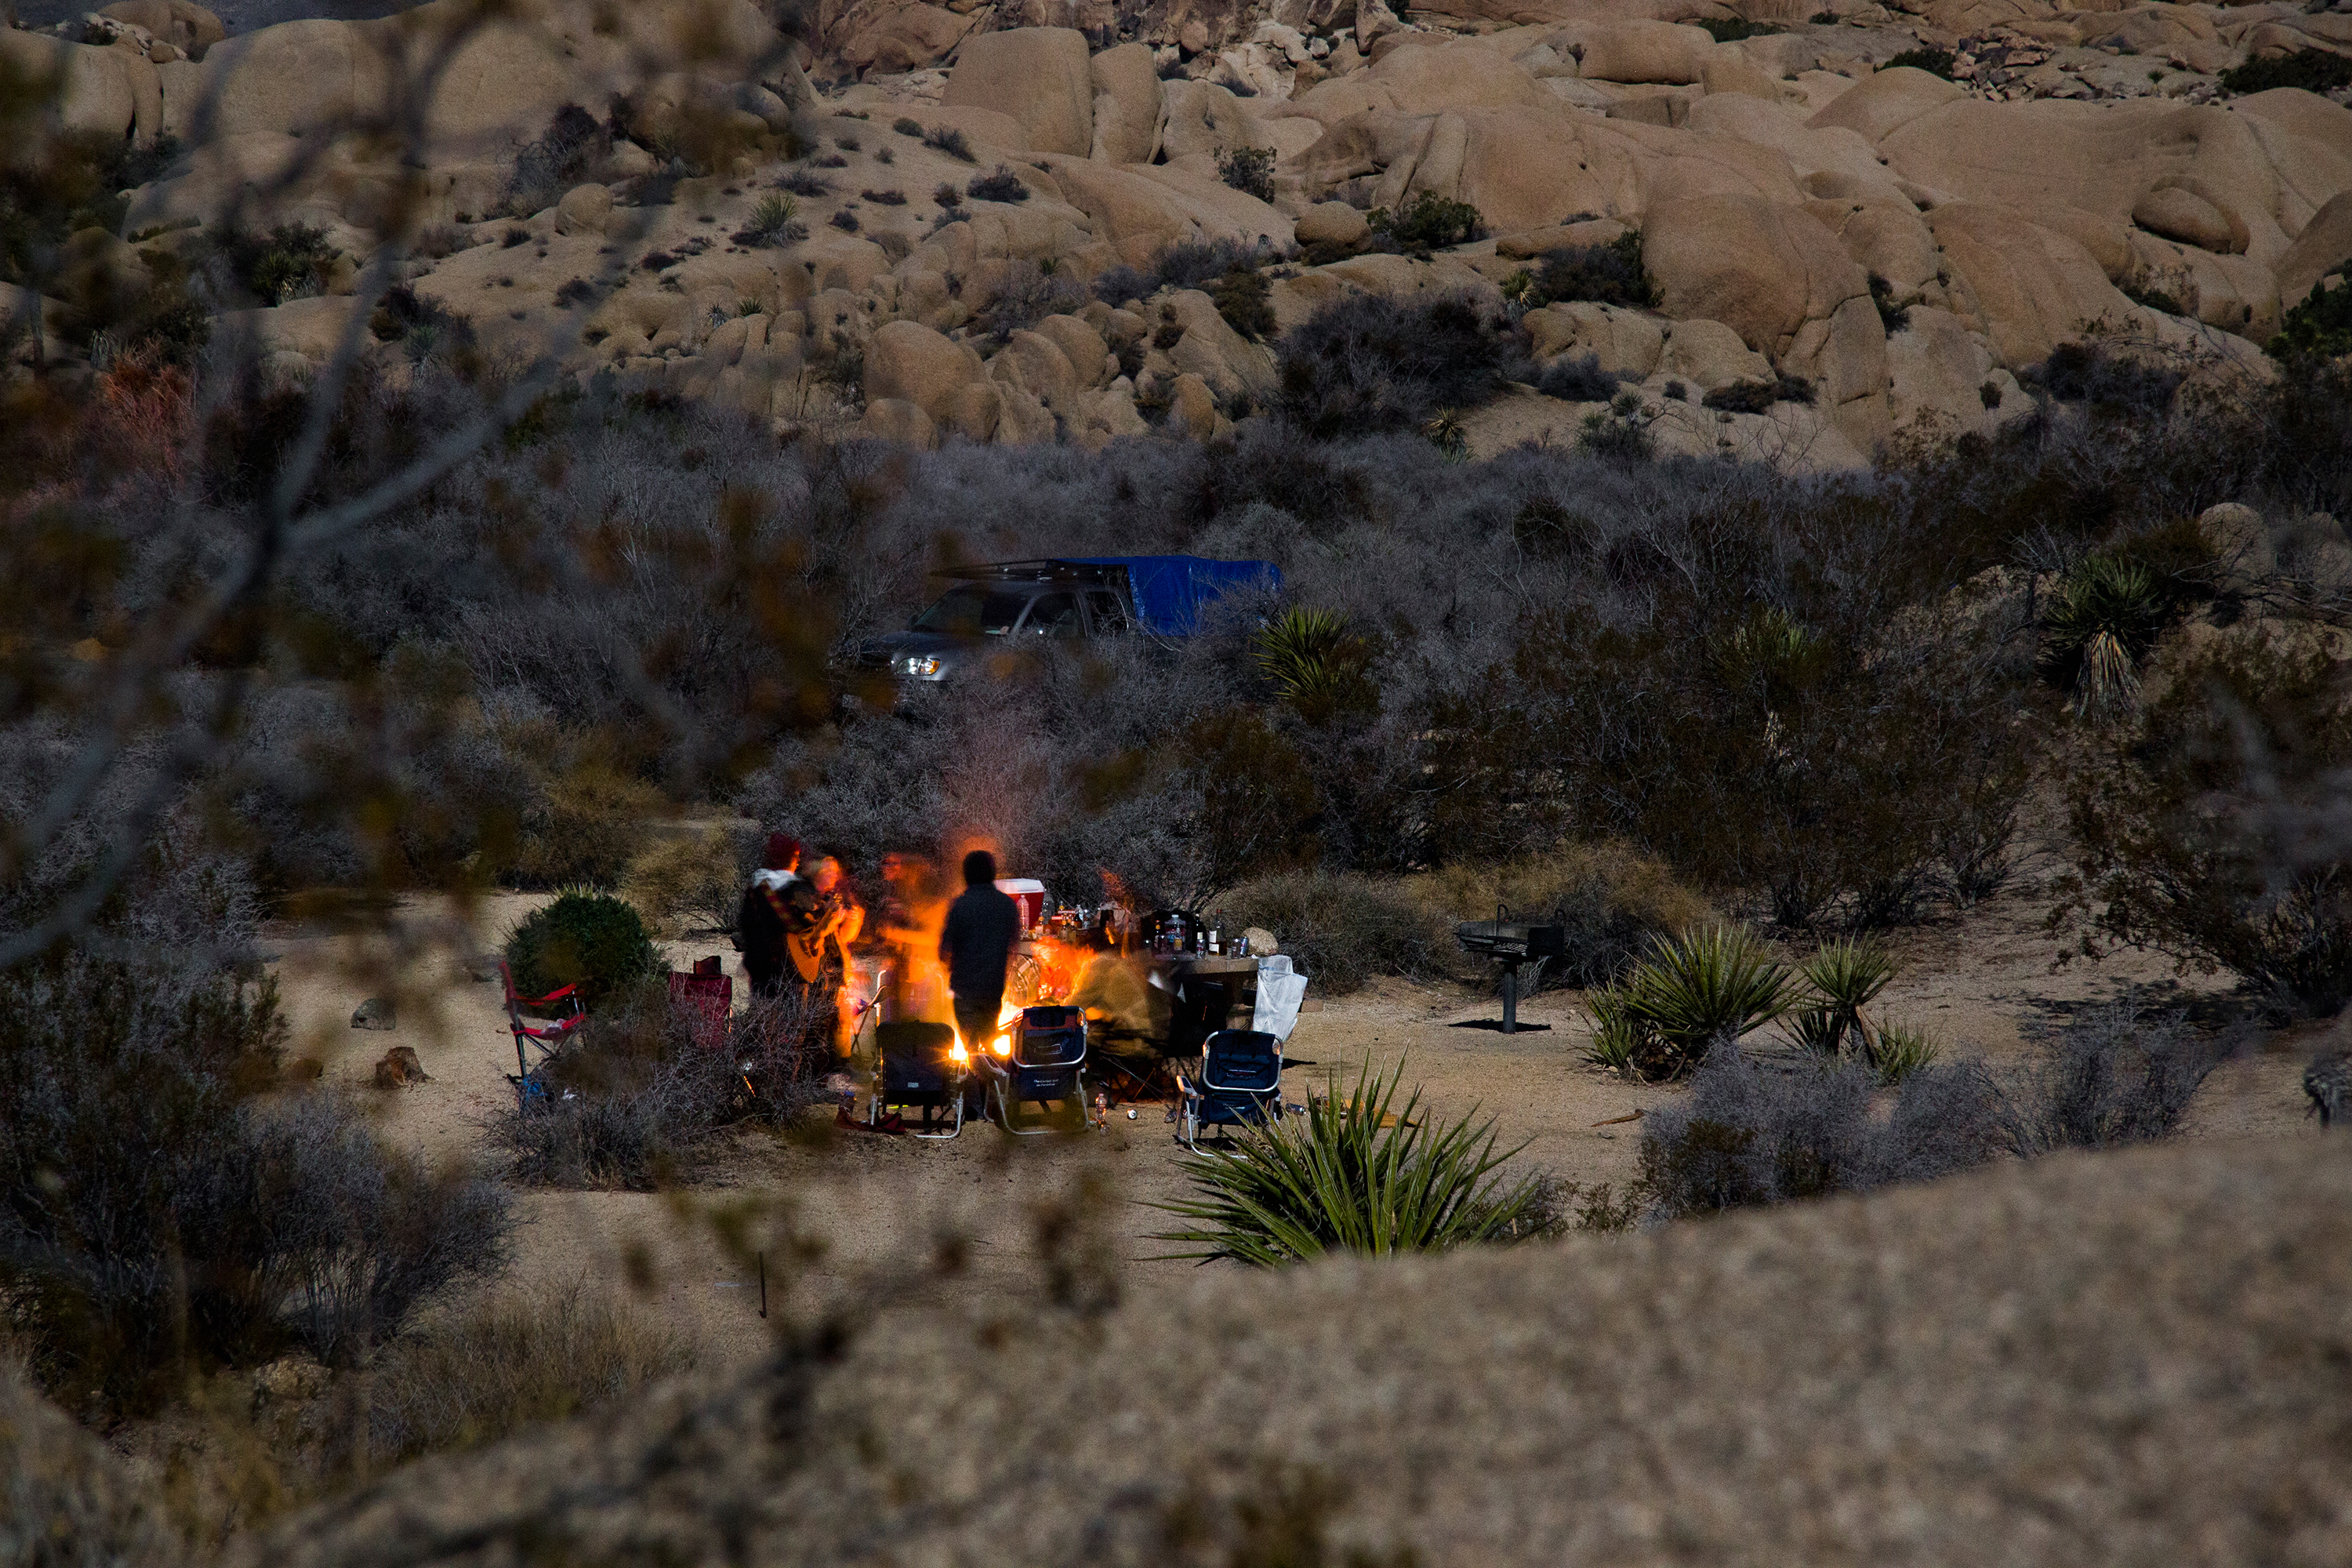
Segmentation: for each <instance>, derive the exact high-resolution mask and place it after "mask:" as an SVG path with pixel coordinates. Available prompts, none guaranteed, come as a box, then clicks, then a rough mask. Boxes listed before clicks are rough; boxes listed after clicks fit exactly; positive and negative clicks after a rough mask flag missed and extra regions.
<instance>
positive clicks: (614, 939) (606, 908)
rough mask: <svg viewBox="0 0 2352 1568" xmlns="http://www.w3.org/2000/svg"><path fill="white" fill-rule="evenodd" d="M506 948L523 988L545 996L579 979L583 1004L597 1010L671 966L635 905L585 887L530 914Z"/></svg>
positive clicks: (510, 963) (517, 980) (518, 987)
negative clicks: (655, 942)
mask: <svg viewBox="0 0 2352 1568" xmlns="http://www.w3.org/2000/svg"><path fill="white" fill-rule="evenodd" d="M504 952H505V954H506V961H507V966H508V967H509V969H511V970H512V971H513V972H514V981H515V988H516V989H517V990H519V991H520V992H522V993H523V994H526V995H530V996H542V995H545V994H547V993H549V992H551V991H555V990H559V989H561V988H562V987H563V986H566V985H577V986H579V987H580V999H581V1004H582V1005H583V1006H585V1007H588V1008H590V1009H592V1010H593V1009H594V1008H595V1007H596V1006H597V1005H599V1004H601V1003H603V1002H604V1000H605V999H606V998H607V997H610V996H613V995H614V994H617V993H620V992H623V991H625V990H626V989H628V988H629V987H632V986H634V985H635V984H637V983H638V982H639V981H642V980H645V979H646V978H648V977H649V976H652V975H656V974H659V973H663V972H664V970H665V967H666V966H665V965H664V964H663V963H662V961H661V955H660V954H659V953H657V952H655V951H654V943H653V938H652V937H651V936H650V935H648V934H647V932H646V926H645V922H644V921H642V920H640V919H638V918H637V911H636V910H634V909H632V908H630V907H629V905H628V904H627V903H626V902H625V901H624V900H620V899H615V898H611V897H608V896H606V895H605V894H603V893H595V892H589V891H584V890H579V889H572V890H567V891H565V892H563V893H560V894H558V895H557V896H556V898H555V900H554V901H553V902H551V903H549V904H545V905H543V906H541V908H539V909H536V910H532V911H531V912H530V914H529V915H527V916H525V917H524V918H523V921H522V922H521V923H520V925H517V926H516V927H515V928H514V930H513V931H510V932H509V933H508V936H507V940H506V945H505V948H504Z"/></svg>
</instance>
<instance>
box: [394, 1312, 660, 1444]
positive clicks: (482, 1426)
mask: <svg viewBox="0 0 2352 1568" xmlns="http://www.w3.org/2000/svg"><path fill="white" fill-rule="evenodd" d="M694 1363H695V1356H694V1350H693V1347H692V1346H691V1345H689V1344H688V1343H687V1342H685V1341H684V1340H682V1339H680V1338H679V1337H678V1336H677V1335H676V1334H675V1333H672V1332H670V1331H668V1330H667V1329H664V1328H662V1327H661V1326H659V1325H658V1324H656V1323H655V1322H654V1321H651V1320H650V1319H648V1318H646V1316H645V1315H644V1314H642V1313H640V1312H638V1311H637V1310H635V1309H634V1308H632V1307H631V1306H630V1305H629V1304H628V1303H627V1302H625V1301H623V1300H615V1299H614V1298H613V1297H611V1296H609V1295H601V1294H592V1293H591V1292H590V1291H589V1290H588V1289H587V1288H586V1287H585V1286H584V1285H580V1284H573V1285H571V1286H567V1287H562V1288H560V1289H540V1290H530V1291H516V1292H512V1293H500V1294H499V1295H495V1296H491V1297H488V1298H486V1299H484V1300H479V1301H477V1302H475V1303H473V1304H472V1305H470V1306H468V1307H467V1308H465V1309H464V1310H453V1311H449V1312H445V1313H441V1314H437V1315H436V1316H435V1317H434V1318H433V1319H431V1320H430V1321H425V1322H423V1323H420V1324H418V1325H417V1326H416V1327H415V1328H412V1329H411V1330H409V1331H407V1332H406V1333H404V1334H403V1335H402V1336H401V1337H400V1338H399V1339H397V1340H394V1342H392V1343H390V1344H389V1345H387V1346H385V1347H384V1349H383V1351H382V1352H380V1353H379V1354H378V1356H377V1358H376V1361H375V1363H374V1366H373V1372H374V1376H373V1378H372V1379H371V1380H370V1383H369V1384H368V1402H367V1424H368V1452H369V1455H370V1457H371V1458H373V1459H375V1460H377V1461H379V1462H390V1463H394V1464H400V1463H405V1462H407V1461H408V1460H411V1459H415V1458H422V1457H423V1456H425V1455H426V1454H439V1453H448V1452H451V1451H453V1450H456V1449H460V1448H470V1447H477V1446H478V1445H480V1444H483V1443H489V1442H495V1441H497V1440H498V1439H499V1438H501V1437H504V1436H508V1435H509V1434H510V1433H513V1432H516V1431H518V1430H520V1429H521V1428H522V1427H524V1426H536V1425H540V1424H542V1423H545V1422H551V1421H564V1420H569V1419H570V1418H571V1417H572V1416H574V1415H580V1414H582V1413H583V1412H586V1411H590V1410H593V1409H596V1408H598V1407H599V1406H602V1405H611V1404H613V1403H614V1402H615V1401H618V1400H620V1399H623V1398H625V1397H627V1396H628V1395H630V1394H635V1393H636V1392H637V1391H639V1390H640V1389H642V1388H643V1387H644V1386H645V1385H646V1384H649V1383H653V1382H655V1381H656V1380H658V1379H661V1378H665V1377H670V1376H674V1375H676V1374H677V1373H682V1372H687V1371H690V1370H692V1368H693V1366H694Z"/></svg>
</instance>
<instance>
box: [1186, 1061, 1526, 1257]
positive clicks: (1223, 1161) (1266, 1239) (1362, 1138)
mask: <svg viewBox="0 0 2352 1568" xmlns="http://www.w3.org/2000/svg"><path fill="white" fill-rule="evenodd" d="M1334 1089H1335V1092H1333V1093H1332V1094H1330V1095H1328V1096H1327V1097H1325V1098H1324V1099H1322V1100H1318V1101H1316V1102H1315V1103H1313V1104H1311V1105H1309V1106H1308V1107H1307V1113H1306V1114H1305V1115H1304V1116H1289V1117H1285V1118H1283V1119H1281V1120H1279V1121H1275V1122H1272V1123H1270V1124H1268V1125H1267V1126H1265V1127H1263V1128H1253V1129H1246V1130H1244V1131H1241V1132H1240V1133H1238V1134H1236V1136H1235V1138H1234V1144H1235V1147H1234V1151H1233V1152H1231V1153H1230V1154H1228V1155H1224V1156H1223V1157H1214V1158H1207V1159H1203V1160H1202V1161H1201V1162H1200V1163H1198V1164H1197V1165H1195V1166H1193V1167H1192V1170H1191V1172H1190V1175H1191V1177H1192V1186H1193V1195H1192V1196H1191V1197H1188V1198H1184V1199H1181V1200H1178V1201H1176V1202H1173V1203H1166V1204H1161V1205H1157V1206H1159V1207H1160V1208H1162V1209H1165V1210H1166V1211H1167V1212H1169V1213H1171V1214H1173V1215H1179V1216H1181V1218H1183V1219H1185V1220H1188V1221H1191V1222H1192V1225H1191V1226H1190V1227H1189V1228H1187V1229H1183V1230H1173V1231H1164V1232H1161V1233H1160V1234H1159V1235H1157V1236H1156V1237H1154V1238H1153V1239H1155V1240H1159V1241H1171V1242H1178V1243H1182V1244H1187V1245H1189V1246H1190V1247H1192V1250H1190V1251H1186V1252H1178V1253H1171V1254H1170V1255H1169V1256H1171V1257H1174V1258H1200V1259H1202V1260H1204V1261H1205V1260H1207V1259H1209V1258H1231V1259H1233V1260H1234V1261H1235V1262H1238V1263H1248V1264H1253V1265H1255V1266H1257V1267H1259V1268H1275V1267H1277V1266H1279V1265H1281V1264H1285V1263H1297V1262H1302V1261H1304V1260H1306V1259H1307V1258H1320V1257H1322V1256H1323V1255H1325V1254H1326V1253H1332V1252H1360V1253H1370V1254H1373V1255H1375V1256H1379V1255H1385V1254H1388V1253H1393V1252H1422V1251H1433V1250H1441V1249H1444V1248H1446V1247H1460V1246H1463V1245H1465V1244H1466V1243H1470V1242H1480V1241H1518V1240H1522V1239H1525V1238H1526V1237H1531V1236H1537V1235H1541V1234H1545V1233H1547V1232H1548V1231H1549V1230H1550V1229H1551V1228H1552V1216H1551V1212H1550V1204H1549V1187H1548V1185H1547V1184H1546V1183H1545V1182H1544V1180H1543V1178H1542V1177H1541V1176H1538V1175H1529V1176H1525V1177H1522V1178H1520V1179H1519V1180H1518V1181H1517V1182H1512V1181H1510V1180H1509V1179H1508V1178H1507V1177H1506V1176H1505V1175H1504V1174H1502V1173H1501V1167H1502V1166H1503V1164H1504V1163H1505V1162H1507V1161H1508V1160H1509V1159H1511V1157H1512V1156H1514V1155H1516V1154H1517V1153H1518V1152H1519V1149H1518V1148H1513V1149H1507V1150H1504V1151H1502V1152H1496V1148H1495V1131H1494V1123H1493V1121H1483V1122H1481V1121H1475V1116H1476V1112H1475V1111H1472V1112H1470V1113H1469V1114H1467V1115H1465V1116H1464V1117H1462V1118H1461V1119H1460V1120H1459V1121H1447V1122H1438V1121H1435V1120H1434V1119H1433V1118H1430V1117H1426V1116H1423V1115H1420V1114H1418V1112H1419V1111H1420V1110H1421V1095H1420V1093H1419V1091H1417V1090H1416V1091H1415V1092H1414V1093H1413V1094H1412V1095H1410V1096H1408V1097H1407V1098H1406V1100H1405V1102H1404V1104H1403V1105H1402V1107H1398V1106H1397V1105H1396V1103H1395V1102H1396V1094H1397V1082H1396V1079H1392V1078H1383V1077H1381V1075H1380V1074H1378V1073H1375V1072H1373V1071H1372V1070H1371V1069H1370V1068H1366V1069H1365V1070H1364V1072H1363V1073H1361V1074H1360V1075H1359V1076H1358V1078H1357V1079H1356V1088H1355V1092H1354V1093H1353V1094H1352V1095H1351V1096H1349V1097H1347V1098H1345V1099H1342V1098H1341V1096H1340V1095H1339V1093H1338V1092H1336V1089H1337V1085H1336V1084H1335V1085H1334ZM1524 1147H1526V1145H1524V1144H1522V1145H1520V1146H1519V1148H1524Z"/></svg>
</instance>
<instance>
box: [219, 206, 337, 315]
mask: <svg viewBox="0 0 2352 1568" xmlns="http://www.w3.org/2000/svg"><path fill="white" fill-rule="evenodd" d="M225 243H226V249H227V252H228V258H229V265H230V266H231V267H232V268H234V269H235V270H236V279H237V281H238V282H239V283H241V284H243V285H244V286H245V287H246V289H247V290H248V291H250V292H251V293H252V294H253V295H254V297H255V298H257V299H258V300H261V301H262V303H264V304H265V305H282V304H284V303H285V302H286V301H287V300H293V299H298V298H300V297H302V296H304V295H306V294H316V293H320V292H322V291H323V290H324V289H325V288H326V286H327V283H328V281H329V279H330V277H331V273H332V271H333V268H334V265H335V263H336V262H337V261H339V260H340V259H341V258H342V252H341V251H339V250H337V249H336V248H335V247H333V246H331V245H329V244H328V243H327V231H326V230H325V229H323V228H312V227H311V226H309V225H308V224H300V223H281V224H279V225H278V226H277V227H275V228H273V229H271V230H270V231H269V232H268V234H267V235H255V234H247V233H244V232H241V231H239V232H233V233H231V234H230V235H229V236H227V237H226V242H225Z"/></svg>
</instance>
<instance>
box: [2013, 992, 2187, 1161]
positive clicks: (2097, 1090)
mask: <svg viewBox="0 0 2352 1568" xmlns="http://www.w3.org/2000/svg"><path fill="white" fill-rule="evenodd" d="M2031 1034H2032V1038H2034V1040H2035V1042H2036V1044H2037V1045H2038V1046H2039V1047H2040V1059H2039V1060H2038V1061H2036V1062H2035V1063H2034V1064H2033V1065H2032V1067H2031V1068H2029V1069H2028V1070H2027V1072H2026V1075H2025V1077H2024V1079H2023V1081H2022V1082H2021V1083H2020V1084H2018V1085H2017V1086H2015V1088H2014V1089H2013V1090H2012V1092H2011V1093H2010V1094H2008V1095H2007V1096H2005V1097H2004V1100H2003V1103H2002V1115H2001V1130H2002V1135H2003V1138H2004V1140H2005V1142H2007V1144H2008V1146H2009V1148H2010V1149H2011V1151H2012V1152H2015V1153H2018V1154H2021V1155H2022V1156H2024V1157H2025V1158H2027V1159H2032V1158H2033V1157H2034V1156H2036V1155H2039V1154H2047V1153H2051V1152H2055V1151H2057V1150H2060V1149H2105V1148H2107V1147H2110V1146H2112V1145H2115V1144H2119V1143H2146V1142H2154V1141H2156V1140H2157V1139H2160V1138H2167V1137H2169V1136H2171V1134H2172V1133H2173V1132H2174V1131H2177V1130H2178V1129H2179V1126H2180V1119H2181V1116H2182V1115H2183V1113H2185V1112H2186V1111H2187V1110H2188V1109H2189V1100H2190V1099H2191V1098H2192V1097H2194V1096H2195V1094H2196V1093H2197V1090H2198V1088H2199V1086H2200V1085H2201V1084H2203V1083H2204V1081H2205V1079H2206V1078H2207V1077H2208V1076H2209V1075H2210V1073H2211V1072H2212V1070H2213V1069H2214V1068H2216V1067H2217V1066H2219V1065H2220V1064H2221V1058H2222V1051H2221V1048H2220V1047H2218V1046H2217V1045H2216V1043H2215V1042H2213V1041H2211V1040H2209V1039H2206V1038H2204V1037H2200V1036H2198V1035H2195V1034H2193V1033H2191V1032H2190V1031H2189V1029H2188V1028H2187V1027H2186V1026H2184V1025H2183V1023H2182V1022H2181V1019H2180V1017H2179V1015H2178V1014H2169V1015H2167V1014H2158V1015H2155V1016H2148V1015H2146V1014H2144V1013H2142V1012H2141V1010H2140V1005H2139V1002H2138V1000H2137V998H2136V997H2134V996H2131V995H2129V994H2126V996H2125V997H2124V998H2123V1000H2121V1001H2119V1002H2115V1003H2111V1004H2109V1005H2106V1006H2104V1007H2098V1008H2095V1009H2093V1010H2091V1011H2089V1012H2087V1013H2085V1014H2084V1015H2083V1016H2080V1017H2078V1018H2075V1019H2074V1020H2073V1021H2072V1022H2070V1023H2068V1024H2067V1025H2065V1026H2063V1027H2062V1028H2057V1029H2051V1028H2048V1027H2040V1028H2036V1029H2034V1030H2032V1032H2031Z"/></svg>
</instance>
